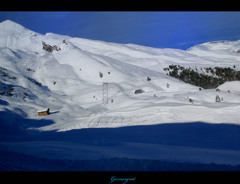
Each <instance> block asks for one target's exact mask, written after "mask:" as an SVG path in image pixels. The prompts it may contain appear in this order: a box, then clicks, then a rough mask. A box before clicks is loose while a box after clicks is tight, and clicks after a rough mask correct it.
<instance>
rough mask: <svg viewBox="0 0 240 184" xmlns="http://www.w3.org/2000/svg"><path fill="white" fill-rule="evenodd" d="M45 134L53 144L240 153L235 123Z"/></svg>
mask: <svg viewBox="0 0 240 184" xmlns="http://www.w3.org/2000/svg"><path fill="white" fill-rule="evenodd" d="M42 134H44V138H45V139H46V138H47V139H49V140H52V141H70V142H77V143H83V144H91V145H103V146H117V145H119V144H121V143H126V142H130V143H147V144H162V145H174V146H189V147H197V148H211V149H230V150H240V126H239V125H233V124H211V123H204V122H192V123H168V124H158V125H145V126H144V125H143V126H130V127H120V128H89V129H79V130H71V131H66V132H53V131H52V132H43V133H42ZM39 139H42V138H40V137H39Z"/></svg>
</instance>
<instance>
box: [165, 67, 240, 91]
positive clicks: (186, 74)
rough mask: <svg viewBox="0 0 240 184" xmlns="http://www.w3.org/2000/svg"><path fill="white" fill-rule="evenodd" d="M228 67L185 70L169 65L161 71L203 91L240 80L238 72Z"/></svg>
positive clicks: (239, 72) (189, 68)
mask: <svg viewBox="0 0 240 184" xmlns="http://www.w3.org/2000/svg"><path fill="white" fill-rule="evenodd" d="M235 68H236V67H235V65H234V66H233V68H230V67H225V68H222V67H214V68H212V67H205V68H200V69H198V68H196V67H195V68H191V67H188V68H185V67H183V66H180V65H169V67H167V68H164V69H163V70H164V71H165V72H166V73H167V75H169V76H171V77H174V78H177V79H179V80H181V81H183V82H186V83H189V84H192V85H195V86H199V87H202V88H204V89H213V88H217V87H218V86H219V85H221V84H223V83H224V82H226V81H236V80H240V71H237V70H235Z"/></svg>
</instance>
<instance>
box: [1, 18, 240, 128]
mask: <svg viewBox="0 0 240 184" xmlns="http://www.w3.org/2000/svg"><path fill="white" fill-rule="evenodd" d="M44 44H46V45H47V46H49V49H50V50H51V51H50V52H49V51H47V50H44V49H43V45H44ZM238 49H240V40H239V41H219V42H208V43H203V44H200V45H196V46H194V47H191V48H189V49H188V50H186V51H184V50H178V49H158V48H150V47H145V46H140V45H134V44H117V43H110V42H104V41H96V40H88V39H82V38H73V37H70V36H62V35H58V34H53V33H46V34H45V35H41V34H39V33H36V32H34V31H31V30H28V29H27V28H24V27H23V26H21V25H19V24H16V23H14V22H12V21H9V20H6V21H4V22H2V23H0V67H1V68H0V74H1V81H0V82H1V88H0V90H1V96H0V111H8V110H10V111H12V112H13V113H16V114H18V115H20V116H22V117H24V118H28V119H37V120H39V119H46V120H47V119H49V120H52V121H53V122H54V123H53V124H50V125H46V126H44V125H43V126H41V127H39V128H38V129H39V130H57V131H67V130H71V129H81V128H91V127H121V126H131V125H150V124H159V123H177V122H196V121H201V122H209V123H234V124H239V118H240V114H239V113H238V112H239V111H240V96H239V95H240V88H239V85H240V82H239V81H233V82H226V83H225V84H223V85H221V86H219V89H220V91H216V90H215V89H208V90H201V91H199V87H197V86H193V85H190V84H186V83H184V82H181V81H179V80H177V79H175V78H172V77H170V76H168V75H166V73H165V72H164V70H163V69H164V68H165V67H168V66H169V65H171V64H177V65H178V64H179V65H181V66H185V67H197V68H201V67H215V66H219V67H233V66H234V67H235V69H236V70H239V69H240V54H239V53H238ZM148 77H149V78H150V79H151V80H147V79H148ZM103 83H108V98H107V99H108V104H103ZM137 89H142V90H143V91H144V93H141V94H134V92H135V90H137ZM216 95H219V96H220V98H221V103H216V101H215V98H216ZM189 99H192V100H193V103H189ZM44 108H50V115H49V116H45V117H43V116H41V117H40V116H38V115H37V111H38V110H41V109H44ZM9 119H11V118H9ZM5 121H6V122H7V121H10V120H8V119H7V118H6V119H5ZM33 127H35V126H34V125H33V126H32V127H31V126H30V127H29V128H33Z"/></svg>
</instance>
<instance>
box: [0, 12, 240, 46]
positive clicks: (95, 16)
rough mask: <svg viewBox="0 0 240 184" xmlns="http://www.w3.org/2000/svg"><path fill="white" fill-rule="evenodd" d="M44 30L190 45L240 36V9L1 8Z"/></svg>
mask: <svg viewBox="0 0 240 184" xmlns="http://www.w3.org/2000/svg"><path fill="white" fill-rule="evenodd" d="M6 19H9V20H12V21H15V22H17V23H19V24H21V25H23V26H24V27H26V28H28V29H31V30H33V31H36V32H38V33H41V34H45V33H47V32H52V33H57V34H62V35H69V36H72V37H80V38H87V39H94V40H102V41H109V42H116V43H134V44H140V45H144V46H150V47H157V48H179V49H187V48H189V47H191V46H193V45H195V44H200V43H203V42H208V41H216V40H238V39H240V21H239V20H240V12H231V11H229V12H220V11H216V12H215V11H214V12H208V11H207V12H204V11H200V12H194V11H193V12H188V11H187V12H184V11H156V12H155V11H154V12H151V11H149V12H145V11H136V12H130V11H127V12H120V11H116V12H110V11H106V12H104V11H103V12H101V11H100V12H95V11H92V12H91V11H90V12H86V11H83V12H81V11H80V12H77V11H76V12H67V11H64V12H58V11H54V12H42V11H37V12H30V11H27V12H14V11H11V12H6V11H2V12H0V22H2V21H4V20H6Z"/></svg>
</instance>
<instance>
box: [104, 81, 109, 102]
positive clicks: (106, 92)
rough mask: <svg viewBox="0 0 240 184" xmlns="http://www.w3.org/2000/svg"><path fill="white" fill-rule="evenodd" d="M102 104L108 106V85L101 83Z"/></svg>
mask: <svg viewBox="0 0 240 184" xmlns="http://www.w3.org/2000/svg"><path fill="white" fill-rule="evenodd" d="M103 104H108V83H106V82H104V83H103Z"/></svg>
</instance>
